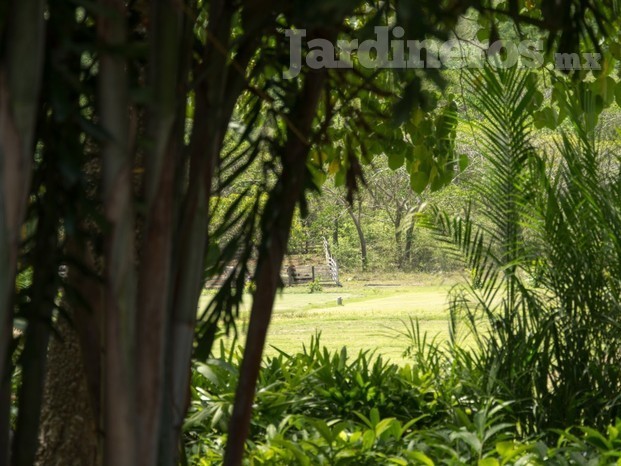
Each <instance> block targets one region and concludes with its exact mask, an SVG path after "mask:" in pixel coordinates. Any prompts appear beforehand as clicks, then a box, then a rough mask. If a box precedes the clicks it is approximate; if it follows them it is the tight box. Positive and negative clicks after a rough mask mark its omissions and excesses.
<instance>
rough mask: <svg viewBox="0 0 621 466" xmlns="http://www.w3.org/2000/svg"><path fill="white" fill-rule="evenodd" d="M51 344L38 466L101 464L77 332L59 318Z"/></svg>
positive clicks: (96, 431) (89, 465)
mask: <svg viewBox="0 0 621 466" xmlns="http://www.w3.org/2000/svg"><path fill="white" fill-rule="evenodd" d="M57 330H58V332H57V334H56V335H57V337H56V338H53V339H52V341H51V342H50V347H49V352H48V365H49V368H50V370H49V371H48V373H47V378H46V381H45V392H44V393H45V396H44V403H43V409H42V413H41V427H40V431H41V435H40V437H39V448H38V451H37V457H36V462H35V464H36V465H37V466H98V465H100V464H101V460H102V458H101V450H100V448H99V441H100V436H99V434H98V428H97V427H98V422H97V417H96V415H95V412H94V410H93V405H92V401H91V397H90V394H89V390H88V384H87V378H86V372H85V368H84V364H83V360H82V352H81V349H80V342H79V338H78V335H77V333H76V331H75V329H74V328H73V327H72V326H71V324H70V323H69V322H67V321H66V320H65V319H60V320H59V322H58V326H57Z"/></svg>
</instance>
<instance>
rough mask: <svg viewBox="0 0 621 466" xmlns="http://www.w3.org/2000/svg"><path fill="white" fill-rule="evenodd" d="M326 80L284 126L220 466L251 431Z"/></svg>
mask: <svg viewBox="0 0 621 466" xmlns="http://www.w3.org/2000/svg"><path fill="white" fill-rule="evenodd" d="M325 78H326V75H325V70H321V71H320V72H318V73H317V74H315V75H313V76H308V77H307V78H306V81H305V83H304V87H303V89H302V91H301V94H300V95H299V96H298V97H297V101H296V105H295V107H294V109H293V111H292V113H291V125H295V127H296V129H297V131H293V128H291V127H289V128H288V131H287V141H286V143H285V145H284V147H283V148H282V154H281V156H282V162H283V173H282V175H281V176H280V177H279V182H278V184H277V185H276V186H275V187H274V189H273V191H272V193H271V195H270V198H269V200H268V205H266V207H265V211H266V212H272V215H268V216H266V219H265V221H264V224H263V225H262V232H263V234H264V235H265V236H266V237H264V238H263V240H262V246H261V249H260V251H259V258H258V260H257V267H256V270H255V274H254V280H255V283H256V291H255V294H254V297H253V302H252V308H251V311H250V322H249V324H248V335H247V339H246V345H245V347H244V356H243V360H242V364H241V367H240V375H239V382H238V384H237V390H236V392H235V404H234V406H233V414H232V416H231V420H230V423H229V433H228V441H227V445H226V453H225V457H224V466H239V465H241V463H242V459H243V455H244V445H245V443H246V439H247V437H248V433H249V431H250V419H251V417H252V403H253V401H254V395H255V389H256V384H257V378H258V375H259V370H260V367H261V358H262V355H263V348H264V346H265V338H266V335H267V330H268V326H269V323H270V320H271V316H272V309H273V306H274V299H275V297H276V291H277V289H278V287H279V286H280V269H281V267H282V262H283V258H284V255H285V253H286V251H287V242H288V240H289V233H290V230H291V224H292V221H293V215H294V212H295V208H296V205H297V203H298V201H299V199H300V196H302V195H303V192H304V185H305V178H306V170H307V169H306V158H307V155H308V151H309V149H310V144H309V142H308V139H309V137H310V134H311V127H312V122H313V119H314V117H315V115H316V111H317V104H318V101H319V97H320V95H321V92H322V88H323V83H324V80H325ZM300 134H301V135H303V136H304V139H301V138H300ZM268 237H269V240H268V239H267V238H268Z"/></svg>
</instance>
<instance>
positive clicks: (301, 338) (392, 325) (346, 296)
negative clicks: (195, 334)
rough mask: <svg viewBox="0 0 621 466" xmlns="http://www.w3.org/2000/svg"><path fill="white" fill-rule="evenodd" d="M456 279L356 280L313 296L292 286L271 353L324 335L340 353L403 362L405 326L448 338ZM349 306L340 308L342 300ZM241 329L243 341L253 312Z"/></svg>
mask: <svg viewBox="0 0 621 466" xmlns="http://www.w3.org/2000/svg"><path fill="white" fill-rule="evenodd" d="M455 282H456V278H455V277H452V276H448V277H447V276H433V275H396V276H387V275H382V276H379V277H377V276H369V275H363V276H356V277H349V278H345V279H344V280H343V287H341V288H337V287H324V288H323V291H321V292H319V293H309V291H308V287H307V286H303V285H302V286H296V287H288V288H285V289H284V290H283V292H282V293H281V294H280V295H279V296H278V298H277V302H276V305H275V308H274V315H273V319H272V322H271V325H270V330H269V334H268V340H267V348H266V353H267V354H272V355H273V354H276V353H277V350H276V348H278V349H280V350H282V351H285V352H293V351H298V350H300V349H301V348H302V345H304V344H306V345H307V344H308V342H309V341H310V338H311V336H312V335H314V334H315V333H318V332H320V333H321V341H322V344H323V345H325V346H327V347H328V348H329V349H332V350H335V349H340V348H341V347H343V346H346V347H347V349H348V351H349V352H350V354H353V353H357V352H358V351H360V350H376V351H377V353H378V354H382V355H383V356H386V357H389V358H390V359H391V360H393V361H395V362H398V361H402V360H403V359H402V353H403V351H404V349H405V348H406V346H407V344H408V340H407V339H406V338H405V337H403V336H399V334H400V332H403V331H404V330H405V326H404V322H408V321H409V319H410V318H412V319H418V320H419V322H420V328H421V330H422V331H423V332H425V331H426V332H428V333H429V335H430V336H434V335H437V337H438V338H439V339H446V338H448V311H447V294H448V292H449V290H450V289H451V287H452V285H453V284H454V283H455ZM338 297H341V298H342V299H343V305H342V306H339V305H337V298H338ZM249 306H250V302H249V300H248V302H247V304H246V310H244V311H242V313H241V316H240V322H239V326H238V328H239V329H240V336H241V339H242V341H243V335H244V333H245V329H246V325H247V322H248V316H249V313H248V310H247V309H248V308H249Z"/></svg>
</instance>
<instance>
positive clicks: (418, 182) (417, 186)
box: [410, 170, 429, 194]
mask: <svg viewBox="0 0 621 466" xmlns="http://www.w3.org/2000/svg"><path fill="white" fill-rule="evenodd" d="M428 182H429V173H427V172H425V171H420V170H419V171H416V172H413V173H412V174H411V175H410V186H411V187H412V189H413V190H414V192H416V193H417V194H421V193H422V192H423V191H424V190H425V188H426V187H427V184H428Z"/></svg>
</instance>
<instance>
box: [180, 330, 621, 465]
mask: <svg viewBox="0 0 621 466" xmlns="http://www.w3.org/2000/svg"><path fill="white" fill-rule="evenodd" d="M415 328H416V327H415V326H412V329H415ZM423 340H424V339H423ZM414 344H415V345H419V346H420V345H422V344H425V345H426V346H427V351H426V352H422V353H421V352H420V351H419V352H417V356H416V358H415V359H414V362H415V364H414V365H413V366H412V365H409V364H406V365H404V366H401V367H400V366H398V365H396V364H391V363H387V362H385V361H384V360H383V359H382V358H381V357H374V356H373V355H372V354H369V353H360V354H358V355H357V356H355V357H350V356H348V354H347V352H346V350H345V349H343V350H341V351H336V352H330V351H328V350H327V349H326V348H325V347H324V348H322V347H321V346H320V342H319V338H317V337H315V338H313V339H312V341H311V344H310V345H309V347H308V348H304V349H303V350H302V351H301V352H299V353H297V354H291V355H290V354H285V353H281V354H280V355H279V356H276V357H270V358H266V360H265V364H264V368H263V371H262V376H261V380H260V383H259V387H258V392H257V402H256V408H255V416H254V419H253V426H252V435H251V438H250V440H249V441H248V443H247V464H251V465H291V464H300V465H375V464H396V465H409V464H422V465H463V464H474V465H481V466H493V465H544V464H546V465H547V464H551V465H569V464H576V465H607V464H621V459H620V458H621V436H620V434H619V433H620V431H621V421H619V422H617V424H616V425H614V426H609V427H608V429H607V431H606V432H604V433H602V432H599V431H597V430H594V429H590V428H588V427H584V426H582V427H576V428H571V427H569V428H568V429H567V430H564V431H558V430H555V431H549V432H541V433H540V434H539V435H538V436H534V437H529V438H523V437H522V436H520V429H519V425H518V424H517V423H516V422H515V421H512V419H513V414H512V409H511V408H512V403H511V402H502V401H499V400H495V399H493V398H487V399H486V398H485V397H484V396H483V395H481V396H479V397H477V398H476V399H473V398H468V397H467V396H465V395H464V393H467V390H464V388H463V385H464V384H469V383H470V382H468V378H466V377H464V378H460V375H459V374H461V375H463V374H465V373H466V372H467V371H468V370H469V369H468V364H469V363H468V359H467V358H466V357H465V356H463V355H465V354H467V353H466V352H461V353H460V352H455V351H453V352H450V351H448V350H445V349H443V348H441V347H440V346H439V345H437V344H435V343H434V342H427V341H424V343H421V341H420V340H419V341H418V342H415V343H414ZM460 354H461V355H462V356H460ZM239 361H240V356H239V354H238V353H233V354H231V355H229V356H225V352H224V351H222V355H221V357H220V358H218V359H211V360H209V361H207V362H206V363H204V364H202V363H200V364H199V363H197V364H196V366H195V370H194V375H193V395H194V396H193V401H192V408H191V414H190V416H189V418H188V421H187V423H186V426H185V432H186V435H185V438H186V454H187V460H188V464H195V465H211V464H214V465H215V464H220V463H221V461H222V453H223V448H224V445H225V442H226V431H225V426H226V424H227V421H228V418H229V415H230V412H231V409H232V402H233V394H234V389H235V383H236V380H237V371H238V364H239ZM475 378H476V375H472V374H471V380H474V379H475ZM440 388H441V389H442V392H443V393H444V394H445V395H446V394H447V393H452V394H453V395H449V396H444V395H443V396H440V392H439V389H440ZM447 390H448V391H447ZM457 394H461V395H462V396H461V397H459V396H457ZM543 439H546V442H547V443H546V442H544V440H543ZM550 439H554V441H553V442H551V440H550Z"/></svg>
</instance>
